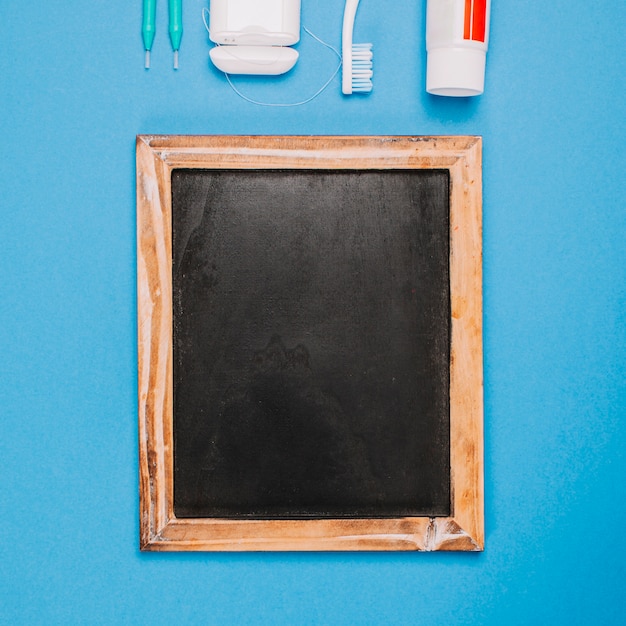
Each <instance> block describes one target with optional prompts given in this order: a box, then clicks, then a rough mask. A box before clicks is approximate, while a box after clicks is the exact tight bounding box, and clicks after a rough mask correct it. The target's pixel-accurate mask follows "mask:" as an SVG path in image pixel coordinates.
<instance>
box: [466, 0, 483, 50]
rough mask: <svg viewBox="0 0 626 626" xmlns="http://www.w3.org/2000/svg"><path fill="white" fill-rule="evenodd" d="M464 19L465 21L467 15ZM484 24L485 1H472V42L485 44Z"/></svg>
mask: <svg viewBox="0 0 626 626" xmlns="http://www.w3.org/2000/svg"><path fill="white" fill-rule="evenodd" d="M466 7H467V3H466ZM465 19H466V20H467V14H466V15H465ZM486 23H487V0H474V15H473V16H472V39H473V40H474V41H482V42H483V43H484V42H485V26H486Z"/></svg>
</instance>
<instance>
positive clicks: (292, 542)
mask: <svg viewBox="0 0 626 626" xmlns="http://www.w3.org/2000/svg"><path fill="white" fill-rule="evenodd" d="M481 149H482V143H481V139H480V138H479V137H260V136H256V137H243V136H242V137H232V136H213V137H202V136H139V137H137V273H138V277H137V278H138V346H139V352H138V360H139V363H138V386H139V390H138V393H139V474H140V517H141V519H140V546H141V549H142V550H153V551H168V550H169V551H176V550H180V551H185V550H188V551H194V550H195V551H214V550H225V551H241V550H256V551H262V550H426V551H432V550H464V551H477V550H482V549H483V543H484V530H483V524H484V522H483V425H482V421H483V398H482V395H483V394H482V388H483V385H482V241H481V238H482V233H481V229H482V215H481V213H482V180H481ZM177 168H185V169H188V168H202V169H273V168H277V169H357V170H367V169H376V170H380V169H413V168H416V169H447V170H449V173H450V293H451V312H452V319H451V328H452V332H451V358H450V362H451V365H450V458H451V493H452V507H451V508H452V515H451V516H450V517H445V518H443V517H433V518H429V517H405V518H400V519H306V520H248V519H242V520H237V519H234V520H233V519H207V518H201V519H177V518H176V516H175V515H174V508H173V437H172V419H173V416H172V413H173V411H172V398H173V388H172V384H173V383H172V274H171V271H172V239H171V237H172V235H171V172H172V170H173V169H177Z"/></svg>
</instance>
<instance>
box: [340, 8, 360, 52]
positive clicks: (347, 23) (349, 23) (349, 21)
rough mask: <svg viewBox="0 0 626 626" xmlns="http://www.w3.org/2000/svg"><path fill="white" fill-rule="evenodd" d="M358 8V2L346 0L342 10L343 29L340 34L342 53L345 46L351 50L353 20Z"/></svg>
mask: <svg viewBox="0 0 626 626" xmlns="http://www.w3.org/2000/svg"><path fill="white" fill-rule="evenodd" d="M358 6H359V0H346V6H345V8H344V10H343V28H342V33H341V37H342V38H341V41H342V42H343V43H342V46H343V48H344V52H345V47H346V46H348V47H350V48H352V32H353V30H354V19H355V17H356V10H357V7H358Z"/></svg>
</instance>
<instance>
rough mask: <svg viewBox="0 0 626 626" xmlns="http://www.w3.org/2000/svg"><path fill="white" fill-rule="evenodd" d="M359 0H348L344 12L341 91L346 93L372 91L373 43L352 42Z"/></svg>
mask: <svg viewBox="0 0 626 626" xmlns="http://www.w3.org/2000/svg"><path fill="white" fill-rule="evenodd" d="M358 6H359V0H346V7H345V9H344V12H343V30H342V35H341V55H342V57H343V74H342V81H341V91H343V93H344V94H346V95H350V94H351V93H369V92H370V91H372V75H373V72H372V44H371V43H355V44H353V43H352V31H353V30H354V18H355V17H356V9H357V7H358Z"/></svg>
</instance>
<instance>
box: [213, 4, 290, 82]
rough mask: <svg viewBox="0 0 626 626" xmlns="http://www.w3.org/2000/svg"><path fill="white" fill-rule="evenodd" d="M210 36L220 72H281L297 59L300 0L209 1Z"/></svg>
mask: <svg viewBox="0 0 626 626" xmlns="http://www.w3.org/2000/svg"><path fill="white" fill-rule="evenodd" d="M209 37H210V39H211V41H213V42H214V43H216V44H218V45H217V46H215V47H214V48H212V49H211V50H210V52H209V56H210V58H211V61H212V62H213V64H214V65H215V67H217V68H218V69H219V70H221V71H222V72H226V73H227V74H265V75H277V74H284V73H285V72H288V71H289V70H290V69H291V68H292V67H293V66H294V65H295V64H296V61H297V60H298V52H297V51H296V50H294V49H293V48H289V46H291V45H293V44H295V43H297V42H298V41H299V40H300V0H210V18H209Z"/></svg>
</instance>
